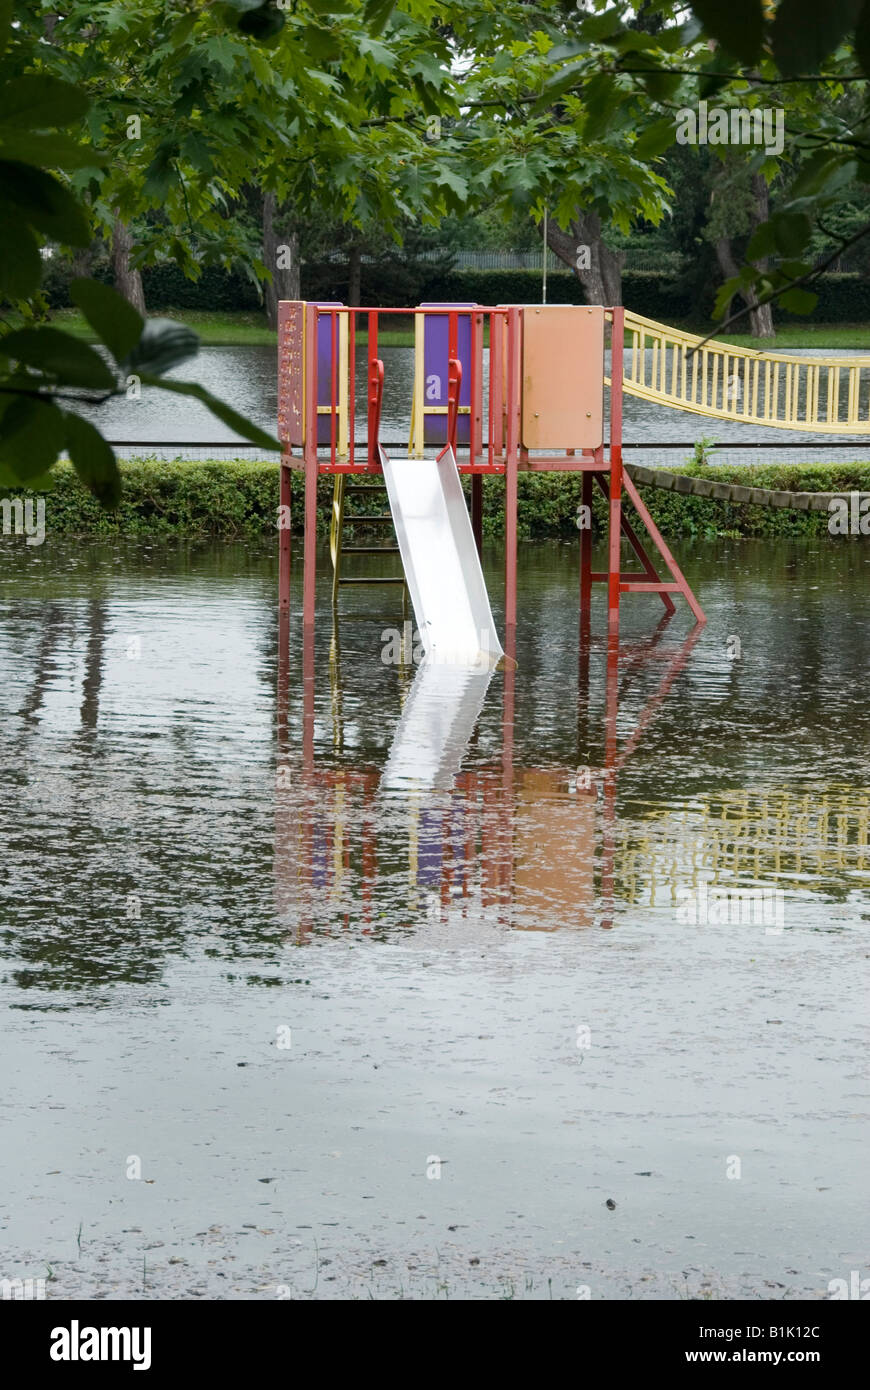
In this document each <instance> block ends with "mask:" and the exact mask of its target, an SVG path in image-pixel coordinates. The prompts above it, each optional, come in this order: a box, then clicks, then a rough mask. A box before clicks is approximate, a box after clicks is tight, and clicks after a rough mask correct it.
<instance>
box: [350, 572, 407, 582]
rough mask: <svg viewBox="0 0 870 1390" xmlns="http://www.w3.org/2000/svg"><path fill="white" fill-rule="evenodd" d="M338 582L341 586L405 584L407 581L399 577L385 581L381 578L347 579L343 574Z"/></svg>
mask: <svg viewBox="0 0 870 1390" xmlns="http://www.w3.org/2000/svg"><path fill="white" fill-rule="evenodd" d="M338 582H339V584H404V582H405V580H404V578H398V577H397V578H395V579H383V578H380V577H379V576H378V577H375V578H372V579H356V578H353V579H345V577H344V575H343V574H341V575H339V577H338Z"/></svg>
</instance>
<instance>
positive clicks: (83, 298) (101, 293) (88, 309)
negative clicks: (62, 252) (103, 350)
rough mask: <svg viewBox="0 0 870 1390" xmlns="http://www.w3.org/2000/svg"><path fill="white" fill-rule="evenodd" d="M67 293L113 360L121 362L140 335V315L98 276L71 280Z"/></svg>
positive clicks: (141, 319) (141, 327) (141, 326)
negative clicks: (96, 277) (97, 278)
mask: <svg viewBox="0 0 870 1390" xmlns="http://www.w3.org/2000/svg"><path fill="white" fill-rule="evenodd" d="M69 293H70V299H71V300H72V302H73V304H75V305H76V306H77V308H79V309H81V311H82V313H83V314H84V316H85V318H86V319H87V321H88V323H89V324H90V325H91V328H92V329H93V330H94V332H95V333H96V335H97V337H98V338H100V339H101V340H102V342H104V343H105V344H106V347H107V348H108V349H109V351H110V352H111V354H112V356H113V357H114V359H115V361H116V362H122V361H123V360H124V358H125V357H126V356H127V354H128V353H129V352H132V350H133V348H134V347H135V346H136V344H137V343H138V342H139V340H140V339H141V337H142V330H143V328H144V326H145V320H144V319H143V318H142V315H141V314H140V313H138V312H137V310H136V309H134V308H133V305H132V304H130V303H129V302H128V301H127V300H126V299H125V298H124V296H123V295H121V294H118V292H117V290H113V289H111V288H110V287H109V286H108V285H103V284H102V283H101V282H100V281H99V280H73V281H72V283H71V284H70V287H69Z"/></svg>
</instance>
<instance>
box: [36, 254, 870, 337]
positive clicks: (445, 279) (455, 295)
mask: <svg viewBox="0 0 870 1390" xmlns="http://www.w3.org/2000/svg"><path fill="white" fill-rule="evenodd" d="M93 274H94V276H95V278H97V279H99V280H104V281H107V282H108V281H110V280H111V271H110V268H109V266H108V264H107V263H106V262H100V263H97V265H96V266H95V267H94V270H93ZM69 280H70V272H69V271H68V270H67V269H66V268H64V267H63V266H62V265H57V266H54V267H52V269H51V270H50V271H49V273H48V276H47V279H46V283H45V289H46V292H47V294H48V300H49V303H50V304H51V306H52V307H53V308H57V309H65V308H69V307H70V303H71V301H70V298H69ZM142 283H143V288H144V291H145V303H146V304H147V306H148V311H149V313H157V312H163V311H165V310H171V309H217V310H223V311H224V312H228V311H232V310H246V311H251V310H256V309H258V308H259V307H260V303H261V301H260V297H259V293H258V290H257V287H256V285H254V284H253V283H252V282H251V281H250V280H249V279H248V278H247V277H246V276H244V275H242V274H240V273H234V274H230V273H229V272H227V271H224V270H221V269H219V268H218V267H216V266H211V267H209V268H208V269H206V270H204V271H203V273H202V277H201V278H200V279H199V280H197V281H195V282H194V281H193V280H187V279H185V277H184V276H183V275H182V273H181V271H180V270H179V269H178V267H177V266H175V265H171V264H165V265H156V266H149V267H147V268H146V269H145V270H144V271H143V272H142ZM817 289H818V294H819V302H818V304H817V305H816V308H815V309H814V311H813V313H812V314H810V315H809V316H807V315H801V314H788V313H786V312H785V310H782V309H777V310H776V311H775V313H776V320H777V322H778V323H807V322H810V323H863V322H866V321H870V279H865V278H864V277H863V276H861V275H853V274H849V275H824V276H822V278H821V280H820V281H819V284H818V286H817ZM714 292H715V287H714V286H713V285H711V286H710V288H709V293H708V294H707V295H706V296H705V297H704V299H703V300H700V301H699V300H698V298H697V295H696V293H695V291H694V289H693V288H692V285H691V283H689V281H688V280H687V279H685V278H682V277H680V276H674V275H673V274H670V273H668V274H659V273H658V272H657V271H654V270H629V271H626V272H625V273H624V274H623V277H622V298H623V303H624V304H625V305H626V307H627V308H628V309H632V310H633V311H634V312H635V313H636V314H643V315H645V317H646V318H651V319H658V320H660V321H661V322H663V323H687V322H694V323H697V324H700V325H707V326H709V317H710V314H711V312H712V308H713V295H714ZM302 294H303V297H304V298H306V299H323V300H340V301H344V300H346V299H347V268H346V266H343V265H340V264H332V263H327V262H324V263H309V264H307V265H305V266H304V267H303V270H302ZM540 298H541V274H540V271H537V270H450V271H443V270H439V269H438V268H437V267H435V266H427V265H426V264H425V263H424V262H420V261H414V262H407V263H406V262H403V261H399V260H397V261H395V262H391V263H388V264H386V265H363V266H362V267H361V299H362V303H363V304H382V305H383V306H384V307H385V308H401V307H402V306H404V305H408V304H419V303H420V301H421V300H436V301H437V300H446V301H450V300H458V301H460V302H461V301H463V300H470V301H471V302H472V303H477V304H537V303H539V302H540ZM547 300H548V302H549V303H550V304H582V303H584V298H583V291H582V287H581V285H580V282H579V280H578V279H577V277H576V275H573V274H572V273H571V272H570V271H568V270H555V271H550V272H549V274H548V276H547Z"/></svg>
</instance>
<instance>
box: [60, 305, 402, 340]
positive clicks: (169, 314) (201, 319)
mask: <svg viewBox="0 0 870 1390" xmlns="http://www.w3.org/2000/svg"><path fill="white" fill-rule="evenodd" d="M155 317H157V316H156V315H155ZM160 317H166V318H173V319H177V320H178V321H179V322H180V323H186V324H187V326H188V327H189V328H192V329H193V330H194V332H195V333H198V334H199V336H200V339H201V340H202V345H203V347H275V346H276V343H277V336H276V334H275V333H274V332H273V331H272V329H271V328H269V327H268V326H267V324H266V320H265V318H264V317H263V315H262V314H259V313H257V312H249V311H242V310H238V311H233V312H226V313H225V312H214V313H212V312H210V311H204V310H202V309H167V310H165V311H164V313H163V314H162V315H160ZM52 322H53V323H55V324H56V325H57V327H58V328H64V329H66V331H67V332H68V333H74V334H75V336H76V337H77V338H85V339H86V340H87V341H88V342H94V341H95V335H94V333H93V332H92V330H91V328H90V327H89V326H88V324H87V323H86V322H85V320H84V318H83V317H82V315H81V314H80V313H79V312H78V310H77V309H56V310H55V312H54V314H53V315H52ZM356 336H357V342H358V343H367V342H368V333H366V332H365V330H364V329H361V330H360V331H359V332H358V333H357V335H356ZM378 343H379V345H380V346H381V347H413V346H414V330H413V328H410V327H409V328H407V329H404V330H402V329H399V330H396V329H386V328H384V327H383V326H381V328H380V331H379V333H378Z"/></svg>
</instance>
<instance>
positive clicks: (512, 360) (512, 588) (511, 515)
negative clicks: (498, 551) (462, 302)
mask: <svg viewBox="0 0 870 1390" xmlns="http://www.w3.org/2000/svg"><path fill="white" fill-rule="evenodd" d="M520 332H521V319H520V310H519V309H518V308H517V307H515V306H514V307H512V308H510V309H509V310H508V319H507V335H508V341H507V392H506V395H507V441H506V448H505V505H504V545H505V554H504V621H505V633H506V642H505V646H506V648H507V645H508V644H509V643H510V642H512V640H513V637H514V635H515V633H516V626H517V469H518V466H519V447H520V353H521V348H520Z"/></svg>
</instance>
